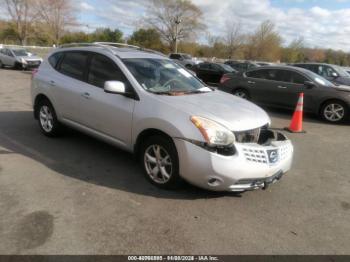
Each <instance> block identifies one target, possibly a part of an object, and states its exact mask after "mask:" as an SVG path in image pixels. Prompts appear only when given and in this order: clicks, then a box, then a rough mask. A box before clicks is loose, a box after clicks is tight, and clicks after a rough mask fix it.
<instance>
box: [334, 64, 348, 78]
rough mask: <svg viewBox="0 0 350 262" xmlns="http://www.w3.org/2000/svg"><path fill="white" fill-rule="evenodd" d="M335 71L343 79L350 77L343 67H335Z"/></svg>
mask: <svg viewBox="0 0 350 262" xmlns="http://www.w3.org/2000/svg"><path fill="white" fill-rule="evenodd" d="M334 69H335V70H337V72H338V74H339V76H341V77H350V75H349V73H348V72H347V71H346V70H344V69H343V68H342V67H340V66H334Z"/></svg>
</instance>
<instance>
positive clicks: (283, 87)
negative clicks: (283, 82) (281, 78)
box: [278, 86, 287, 89]
mask: <svg viewBox="0 0 350 262" xmlns="http://www.w3.org/2000/svg"><path fill="white" fill-rule="evenodd" d="M278 88H279V89H287V87H286V86H278Z"/></svg>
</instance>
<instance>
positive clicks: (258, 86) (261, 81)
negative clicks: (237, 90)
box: [244, 69, 275, 104]
mask: <svg viewBox="0 0 350 262" xmlns="http://www.w3.org/2000/svg"><path fill="white" fill-rule="evenodd" d="M244 75H245V76H246V77H245V80H244V81H245V87H246V88H247V89H248V91H249V94H250V97H251V99H252V100H254V101H256V102H257V103H260V104H270V103H271V97H270V96H269V95H268V93H269V92H271V90H273V88H272V86H273V85H274V84H275V83H274V82H273V81H271V80H270V79H268V76H269V70H268V69H256V70H251V71H248V72H246V73H244Z"/></svg>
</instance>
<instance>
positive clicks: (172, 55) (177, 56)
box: [170, 54, 181, 59]
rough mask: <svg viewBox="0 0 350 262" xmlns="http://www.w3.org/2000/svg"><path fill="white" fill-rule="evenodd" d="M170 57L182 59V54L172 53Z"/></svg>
mask: <svg viewBox="0 0 350 262" xmlns="http://www.w3.org/2000/svg"><path fill="white" fill-rule="evenodd" d="M170 58H171V59H180V58H181V55H178V54H171V55H170Z"/></svg>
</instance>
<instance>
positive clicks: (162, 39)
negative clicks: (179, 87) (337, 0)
mask: <svg viewBox="0 0 350 262" xmlns="http://www.w3.org/2000/svg"><path fill="white" fill-rule="evenodd" d="M77 2H78V1H73V0H4V1H3V2H2V3H1V4H0V5H1V6H0V7H1V8H3V9H4V10H6V11H7V18H8V19H7V20H3V21H0V42H2V43H7V44H21V45H26V44H27V45H28V44H30V45H44V46H51V45H60V44H65V43H72V42H96V41H100V42H123V43H129V44H132V45H138V46H141V47H144V48H150V49H154V50H157V51H160V52H163V53H166V54H167V53H170V52H176V51H179V52H183V53H189V54H192V55H193V56H196V57H208V58H212V57H216V58H221V59H241V60H257V61H270V62H277V61H279V62H285V63H294V62H326V63H332V64H338V65H342V66H349V65H350V54H349V53H345V52H343V51H338V50H332V49H321V48H310V47H307V46H306V45H305V43H304V40H303V39H302V38H298V37H296V39H295V40H294V41H293V42H292V43H290V44H289V45H288V46H285V45H283V44H284V40H283V37H282V36H281V34H280V33H278V32H277V30H276V27H275V25H274V23H272V22H271V21H264V22H262V23H261V24H260V25H259V26H258V27H257V28H256V29H255V31H253V32H250V33H247V32H244V31H243V30H242V28H243V27H242V24H241V23H240V22H239V21H234V20H227V22H226V24H225V30H224V33H223V34H221V35H212V34H210V33H208V31H207V26H206V24H205V23H204V22H203V21H204V19H203V18H204V17H203V13H202V11H201V10H200V8H198V7H197V6H196V5H195V4H194V3H193V2H192V1H190V0H148V2H147V4H146V6H145V10H146V16H145V17H146V19H143V20H142V21H140V23H139V24H140V26H139V27H138V28H137V29H136V30H135V31H134V32H133V33H132V34H131V35H130V36H128V37H126V36H125V35H124V34H123V32H122V31H121V30H119V29H111V28H97V29H95V30H94V31H92V32H87V31H86V30H81V28H82V27H83V26H84V25H82V24H80V23H79V22H78V19H77V16H78V13H79V11H78V8H77V6H76V3H77ZM203 36H205V37H203ZM204 43H205V44H204Z"/></svg>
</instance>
